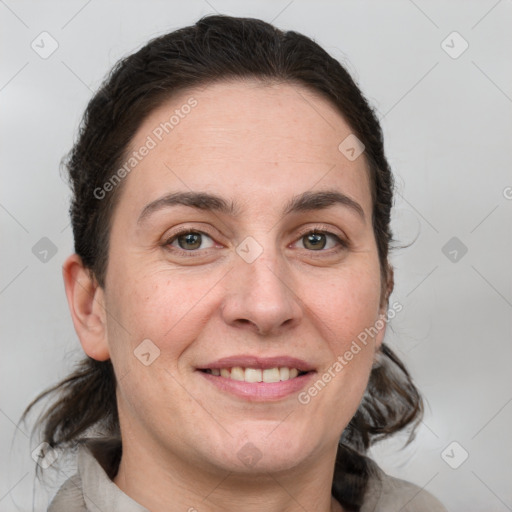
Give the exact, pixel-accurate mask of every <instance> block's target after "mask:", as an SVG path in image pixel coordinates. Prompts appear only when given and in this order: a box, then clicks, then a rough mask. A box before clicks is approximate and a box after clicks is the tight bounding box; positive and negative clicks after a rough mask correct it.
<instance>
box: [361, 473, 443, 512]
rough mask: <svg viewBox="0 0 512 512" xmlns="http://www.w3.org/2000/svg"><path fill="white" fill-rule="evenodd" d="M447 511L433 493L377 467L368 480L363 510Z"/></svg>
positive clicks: (394, 511)
mask: <svg viewBox="0 0 512 512" xmlns="http://www.w3.org/2000/svg"><path fill="white" fill-rule="evenodd" d="M396 510H400V512H447V509H446V508H445V507H444V506H443V505H442V503H441V502H440V501H439V500H438V499H437V498H436V497H435V496H434V495H432V494H431V493H429V492H428V491H426V490H425V489H423V488H422V487H419V486H418V485H416V484H413V483H412V482H407V481H406V480H401V479H400V478H395V477H392V476H391V475H388V474H386V473H384V471H382V469H380V468H379V467H377V468H376V470H375V472H374V474H373V475H372V476H371V477H370V479H369V481H368V487H367V491H366V494H365V501H364V504H363V507H362V508H361V512H396Z"/></svg>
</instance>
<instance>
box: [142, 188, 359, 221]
mask: <svg viewBox="0 0 512 512" xmlns="http://www.w3.org/2000/svg"><path fill="white" fill-rule="evenodd" d="M178 205H182V206H190V207H192V208H196V209H198V210H206V211H213V212H218V213H224V214H227V215H231V216H236V215H239V214H240V213H241V207H240V205H237V204H236V203H234V202H233V201H226V200H225V199H224V198H222V197H220V196H218V195H215V194H210V193H207V192H174V193H171V194H167V195H165V196H163V197H160V198H159V199H156V200H155V201H152V202H151V203H149V204H147V205H146V206H145V207H144V209H143V210H142V212H141V214H140V215H139V218H138V219H137V223H138V224H141V223H142V222H143V221H145V220H147V219H148V218H149V217H150V216H151V215H152V214H153V213H155V212H157V211H159V210H162V209H164V208H170V207H173V206H178ZM334 205H341V206H345V207H347V208H348V209H350V210H352V212H354V213H356V214H357V215H358V216H359V217H360V218H361V219H362V220H363V221H364V222H366V218H365V215H364V210H363V208H362V206H361V205H360V204H359V203H358V202H356V201H355V200H354V199H352V198H351V197H349V196H347V195H345V194H343V193H341V192H338V191H337V190H321V191H318V192H311V191H307V192H304V193H303V194H300V195H298V196H295V197H293V198H292V199H291V200H290V201H288V203H287V204H286V206H285V207H284V209H283V215H289V214H290V213H297V212H306V211H314V210H324V209H326V208H329V207H331V206H334Z"/></svg>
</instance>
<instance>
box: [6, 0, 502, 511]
mask: <svg viewBox="0 0 512 512" xmlns="http://www.w3.org/2000/svg"><path fill="white" fill-rule="evenodd" d="M216 11H217V12H220V13H223V14H230V15H235V16H248V17H257V18H261V19H264V20H266V21H271V22H273V23H274V24H275V25H276V26H278V27H279V28H281V29H291V30H296V31H299V32H302V33H304V34H306V35H308V36H310V37H312V38H314V39H315V40H316V41H317V42H318V43H320V44H321V45H322V46H323V47H324V48H325V49H326V50H327V51H328V52H330V53H331V54H332V55H333V56H334V57H336V58H338V59H340V60H341V61H342V63H344V64H345V65H346V66H347V67H348V69H349V71H350V72H351V73H352V74H353V76H354V78H355V79H356V81H357V82H358V84H359V85H360V87H361V88H362V90H363V92H364V93H365V95H366V96H367V98H368V99H369V101H370V102H371V104H372V105H373V106H374V107H375V109H376V111H377V112H378V115H379V117H380V118H381V122H382V126H383V130H384V134H385V144H386V151H387V155H388V158H389V161H390V163H391V165H392V167H393V170H394V173H395V176H396V181H397V192H396V205H395V208H394V211H393V215H394V217H393V228H394V232H395V237H396V238H397V240H398V241H399V242H400V243H401V244H402V245H408V244H409V247H408V248H402V249H397V250H395V251H394V252H393V255H392V262H393V264H394V266H395V278H396V288H395V291H394V293H393V296H392V298H391V301H393V300H398V301H400V303H401V304H402V305H403V310H402V311H401V312H400V313H399V314H398V315H397V316H396V317H395V318H394V319H393V321H392V323H391V325H392V329H390V330H388V334H387V342H388V343H389V344H390V345H391V346H392V347H393V348H395V349H396V351H397V352H398V354H399V355H400V357H402V359H403V360H404V361H405V363H406V364H407V365H408V368H409V369H410V371H411V373H412V375H413V376H414V379H415V382H416V383H417V385H418V387H419V388H420V389H421V391H422V392H423V395H424V397H425V403H426V413H425V418H424V421H423V423H422V424H421V425H420V428H419V430H418V434H417V438H416V440H415V441H414V442H413V443H412V444H410V445H409V446H407V447H406V448H405V449H402V450H401V449H400V447H401V445H402V444H403V440H404V439H403V436H402V437H399V438H397V439H394V440H389V441H386V442H384V443H381V444H379V445H376V446H375V448H374V449H373V450H372V454H373V456H374V457H375V458H376V460H377V461H378V463H379V464H380V465H381V466H382V467H383V469H384V470H385V471H387V472H389V473H390V474H392V475H394V476H398V477H400V478H404V479H407V480H410V481H412V482H414V483H416V484H418V485H420V486H421V487H425V488H426V489H427V490H428V491H430V492H432V493H433V494H435V495H436V496H438V497H439V498H440V500H441V501H443V502H444V503H445V505H446V506H447V507H448V509H449V510H450V511H452V512H468V511H470V512H477V511H482V512H483V511H485V512H491V511H496V512H506V511H507V510H512V469H511V461H512V441H511V436H510V432H511V430H512V429H511V427H512V385H511V383H512V377H511V375H512V373H511V371H510V367H511V363H512V347H511V334H512V332H511V313H512V311H511V308H512V284H511V283H512V279H511V274H512V271H511V267H512V265H511V256H512V229H511V223H510V220H511V214H512V172H511V169H512V167H511V163H512V154H511V151H510V147H511V143H510V141H511V140H512V63H511V60H510V59H511V55H512V30H511V26H512V24H511V22H512V2H511V1H510V0H502V1H496V0H480V1H451V2H445V1H427V0H414V1H413V0H396V1H379V2H377V1H375V2H369V1H361V0H358V1H343V0H341V1H340V0H338V1H332V2H328V1H315V2H313V1H300V0H292V1H290V0H279V1H274V2H270V1H267V2H265V1H234V0H233V1H225V0H194V1H190V2H176V1H155V0H151V1H137V2H136V1H126V0H125V1H122V2H121V1H100V0H89V1H86V0H66V1H63V0H62V1H40V2H36V1H31V2H28V1H23V0H18V1H15V0H2V1H0V41H1V48H2V53H1V56H2V60H1V69H0V105H1V117H0V130H1V135H0V136H1V152H0V158H1V179H2V188H1V193H0V222H1V228H2V265H1V266H0V307H1V328H2V331H1V332H2V337H1V344H2V352H1V353H2V357H1V377H0V394H1V397H0V428H1V432H2V436H1V438H0V460H1V470H0V511H2V512H7V511H9V512H11V511H16V510H23V511H24V510H27V511H28V510H31V509H32V507H34V509H35V510H45V509H46V502H47V500H48V498H49V497H51V494H52V493H53V492H55V490H56V489H53V490H52V489H50V490H45V488H43V487H42V486H41V485H40V484H38V483H37V481H35V480H34V466H35V463H34V461H33V459H32V458H31V451H32V450H33V449H34V448H35V447H36V446H37V445H38V443H39V441H38V439H30V424H27V425H24V424H20V425H18V421H19V417H20V415H21V413H22V411H23V409H24V408H25V407H26V405H27V404H28V403H29V401H30V400H31V399H32V398H34V397H35V395H36V394H37V393H38V392H39V391H41V390H42V389H44V388H46V387H48V386H49V385H51V384H54V383H56V382H57V380H59V379H61V378H63V377H64V376H65V375H66V374H67V373H69V371H70V370H71V369H72V365H73V363H74V362H75V361H76V360H77V359H78V358H79V357H80V355H81V348H80V345H79V342H78V339H77V337H76V335H75V332H74V329H73V326H72V323H71V319H70V316H69V312H68V307H67V303H66V300H65V295H64V288H63V284H62V277H61V265H62V263H63V261H64V259H65V258H66V257H67V255H68V254H70V253H71V252H72V232H71V229H70V226H69V217H68V203H69V190H68V188H67V185H66V184H65V182H64V180H63V179H62V176H61V173H60V171H59V163H60V160H61V158H62V157H63V156H64V155H65V153H66V152H67V151H68V150H69V149H70V147H71V145H72V142H73V139H74V137H75V135H76V130H77V126H78V123H79V120H80V118H81V115H82V113H83V110H84V108H85V106H86V104H87V102H88V100H89V99H90V97H91V95H92V93H93V91H95V90H96V88H97V87H98V86H99V84H100V81H101V80H102V78H103V77H104V75H105V74H106V73H107V71H108V70H109V69H110V68H111V67H112V65H113V64H114V63H115V62H116V61H117V60H118V59H119V58H120V57H122V56H125V55H127V54H129V53H131V52H133V51H134V50H136V49H138V48H139V47H140V46H141V45H143V44H144V43H145V42H147V41H148V40H149V39H150V38H152V37H155V36H157V35H160V34H162V33H164V32H168V31H171V30H174V29H177V28H179V27H182V26H186V25H190V24H192V23H194V22H195V21H197V19H199V18H200V17H201V16H204V15H207V14H211V13H215V12H216ZM42 32H46V33H47V34H43V35H41V33H42ZM42 38H43V39H44V44H43V43H41V39H42ZM52 45H53V46H52ZM56 45H58V46H56ZM43 46H44V48H43ZM54 47H55V48H56V49H55V51H54V52H53V53H52V54H51V55H46V54H45V53H44V52H50V51H51V50H52V49H53V48H54ZM43 50H44V51H43ZM43 57H46V58H43ZM41 239H44V240H43V241H41ZM46 239H48V240H49V241H51V244H49V242H48V240H46ZM37 244H40V245H37ZM41 244H43V246H44V247H50V248H52V249H53V252H52V250H50V251H49V253H48V254H47V255H46V256H45V257H42V256H41V253H40V250H39V249H40V247H42V246H41ZM45 244H46V245H45ZM53 253H55V254H53ZM45 258H46V260H45ZM43 473H44V472H43ZM65 477H66V475H60V478H61V481H62V479H65ZM61 481H60V483H61ZM57 483H59V482H57Z"/></svg>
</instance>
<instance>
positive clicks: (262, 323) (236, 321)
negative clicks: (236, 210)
mask: <svg viewBox="0 0 512 512" xmlns="http://www.w3.org/2000/svg"><path fill="white" fill-rule="evenodd" d="M227 277H228V283H229V284H228V285H227V293H226V296H225V298H224V300H223V302H222V305H221V312H222V313H221V314H222V317H223V319H224V321H225V322H226V323H227V324H228V325H231V326H233V327H237V328H240V329H249V330H251V331H253V332H255V333H257V334H259V335H265V336H269V335H278V334H281V333H282V332H283V331H284V330H287V329H291V328H293V327H295V326H296V325H298V324H299V323H300V320H301V318H302V315H303V309H302V306H301V300H300V298H299V297H298V295H297V292H296V290H294V285H293V282H292V280H291V276H290V272H289V271H287V270H286V266H285V264H284V263H283V262H279V261H278V259H277V257H275V256H272V257H269V256H264V255H261V256H260V257H258V258H257V259H256V260H255V261H253V262H252V263H247V262H246V261H244V260H243V259H242V258H239V260H237V261H236V263H235V266H234V267H233V269H232V270H231V272H230V273H229V275H228V276H227Z"/></svg>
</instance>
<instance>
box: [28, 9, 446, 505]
mask: <svg viewBox="0 0 512 512" xmlns="http://www.w3.org/2000/svg"><path fill="white" fill-rule="evenodd" d="M68 171H69V176H70V182H71V186H72V190H73V194H74V195H73V202H72V207H71V216H72V223H73V232H74V238H75V251H76V253H75V254H73V255H71V256H70V257H69V258H68V259H67V260H66V262H65V264H64V268H63V275H64V281H65V287H66V294H67V298H68V302H69V306H70V311H71V315H72V319H73V322H74V326H75V329H76V331H77V334H78V336H79V338H80V342H81V345H82V347H83V350H84V352H85V354H86V356H87V357H86V359H85V360H84V361H83V362H82V363H81V365H80V366H79V367H78V369H77V370H76V371H75V372H74V373H73V374H72V375H70V376H69V377H68V378H67V379H65V380H64V381H63V382H61V383H59V384H58V385H56V386H55V387H54V388H52V389H51V390H48V391H46V392H44V393H42V394H41V395H40V396H39V397H37V398H36V400H35V401H34V402H33V403H32V404H30V405H29V407H28V408H27V410H26V411H25V414H26V413H27V412H28V411H29V410H30V408H31V407H32V405H33V404H34V403H36V402H37V401H38V400H40V399H41V398H43V397H44V396H46V395H48V394H49V393H51V392H58V393H59V395H58V398H57V401H56V402H54V403H53V404H52V405H51V407H50V408H48V409H47V411H46V412H45V414H44V416H43V417H42V418H41V420H40V425H41V426H42V427H43V434H44V435H43V437H44V441H45V442H46V443H48V444H47V446H48V447H49V448H50V449H49V451H47V453H46V457H44V459H47V458H48V457H49V453H51V454H53V458H55V454H56V453H58V452H57V451H55V450H59V449H62V450H70V449H75V448H76V449H77V457H78V459H77V461H78V472H77V474H76V475H74V476H73V477H72V478H70V479H69V480H68V481H67V482H66V483H65V484H64V485H63V487H62V488H61V489H60V490H59V492H58V493H57V496H56V497H55V498H54V500H53V502H52V503H51V505H50V507H49V510H50V511H51V512H59V511H67V512H70V511H75V510H76V511H79V510H80V511H82V510H102V511H107V510H109V511H117V510H123V511H128V512H132V511H133V512H135V511H137V512H139V511H143V510H151V511H152V512H159V511H164V510H165V511H169V510H189V511H193V510H198V511H214V510H215V511H216V510H234V509H239V508H240V507H243V508H244V510H262V509H264V510H266V511H276V512H277V511H284V510H286V511H292V510H311V511H313V510H315V511H321V512H327V511H361V512H369V511H374V510H375V511H381V512H382V511H386V510H393V511H396V510H402V511H427V510H428V511H429V512H433V511H443V510H445V509H444V508H443V507H442V505H441V504H440V503H439V502H438V501H437V499H435V498H434V497H433V496H432V495H430V494H429V493H427V492H426V491H424V490H421V489H420V488H418V487H417V486H415V485H413V484H410V483H407V482H404V481H402V480H397V479H394V478H392V477H390V476H388V475H386V474H385V473H384V472H383V471H382V470H381V469H380V468H379V467H378V466H377V465H376V464H375V463H374V462H373V461H372V460H371V459H369V458H368V457H367V456H365V453H366V451H367V450H368V448H369V446H370V445H371V443H372V442H374V441H375V440H378V439H382V438H383V437H385V436H388V435H390V434H393V433H395V432H397V431H399V430H401V429H403V428H404V427H406V426H408V425H412V426H413V427H414V426H415V425H416V424H417V423H418V422H419V421H420V419H421V414H422V402H421V398H420V395H419V393H418V391H417V390H416V388H415V386H414V385H413V383H412V381H411V378H410V376H409V374H408V373H407V371H406V369H405V368H404V366H403V364H402V363H401V362H400V361H399V359H398V358H397V357H396V356H395V354H393V352H392V351H391V350H390V349H389V348H388V347H386V345H385V344H384V343H383V338H384V334H385V328H386V321H387V319H388V318H390V317H392V316H394V314H396V312H397V311H399V310H400V309H401V305H400V304H399V303H394V304H390V301H389V296H390V294H391V291H392V289H393V271H392V268H391V266H390V265H389V263H388V249H389V243H390V241H391V239H392V235H391V232H390V226H389V224H390V210H391V205H392V195H393V190H392V187H393V185H392V175H391V171H390V168H389V165H388V163H387V161H386V158H385V155H384V150H383V139H382V134H381V129H380V126H379V123H378V121H377V119H376V117H375V116H374V114H373V112H372V110H371V108H370V107H369V106H368V104H367V102H366V100H365V99H364V97H363V96H362V94H361V92H360V91H359V89H358V88H357V86H356V85H355V84H354V82H353V81H352V79H351V78H350V76H349V75H348V73H347V72H346V71H345V69H344V68H343V67H342V66H341V65H340V64H339V63H338V62H337V61H335V60H334V59H332V58H331V57H329V56H328V55H327V54H326V52H325V51H324V50H322V49H321V48H320V47H319V46H318V45H317V44H316V43H314V42H313V41H311V40H310V39H308V38H307V37H305V36H303V35H300V34H297V33H295V32H281V31H279V30H277V29H276V28H274V27H273V26H271V25H269V24H267V23H264V22H262V21H259V20H254V19H241V18H232V17H228V16H209V17H206V18H203V19H201V20H200V21H199V22H198V23H197V24H196V25H194V26H192V27H187V28H184V29H181V30H178V31H176V32H173V33H170V34H167V35H164V36H162V37H159V38H157V39H155V40H153V41H151V42H149V43H148V44H147V45H146V46H145V47H144V48H142V49H141V50H140V51H138V52H137V53H135V54H134V55H131V56H129V57H127V58H126V59H124V60H122V61H121V62H119V63H118V64H117V65H116V66H115V68H114V69H113V70H112V72H111V74H110V76H109V77H108V79H107V80H106V81H105V83H104V84H103V86H102V88H101V89H100V91H99V92H98V93H97V94H96V95H95V96H94V97H93V99H92V100H91V101H90V103H89V105H88V107H87V110H86V113H85V115H84V120H83V123H82V126H81V130H80V134H79V138H78V140H77V142H76V144H75V146H74V148H73V150H72V152H71V154H70V156H69V159H68ZM43 455H44V454H43ZM43 466H44V465H43Z"/></svg>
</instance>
